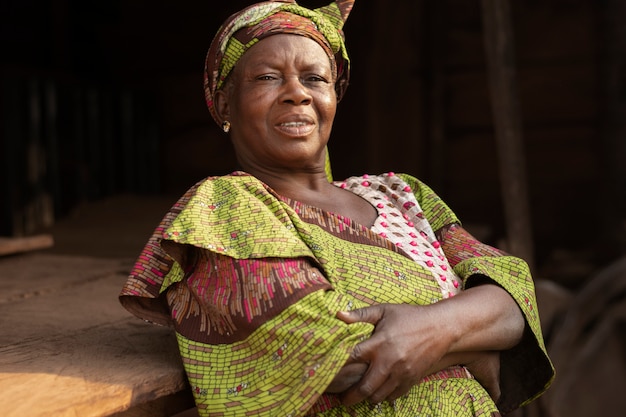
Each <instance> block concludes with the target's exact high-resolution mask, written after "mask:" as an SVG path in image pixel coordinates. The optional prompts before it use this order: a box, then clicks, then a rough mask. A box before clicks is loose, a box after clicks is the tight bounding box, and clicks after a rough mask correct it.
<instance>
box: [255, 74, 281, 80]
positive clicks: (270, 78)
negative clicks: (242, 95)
mask: <svg viewBox="0 0 626 417" xmlns="http://www.w3.org/2000/svg"><path fill="white" fill-rule="evenodd" d="M275 79H276V77H274V76H273V75H269V74H265V75H260V76H258V77H257V80H260V81H270V80H275Z"/></svg>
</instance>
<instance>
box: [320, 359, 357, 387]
mask: <svg viewBox="0 0 626 417" xmlns="http://www.w3.org/2000/svg"><path fill="white" fill-rule="evenodd" d="M366 371H367V364H366V363H350V361H348V363H346V364H345V365H344V366H343V367H342V368H341V369H340V370H339V372H338V373H337V375H335V378H334V379H333V381H332V382H331V383H330V385H329V386H328V387H327V388H326V392H329V393H331V394H339V393H342V392H344V391H346V390H347V389H348V388H350V387H351V386H353V385H354V384H356V383H357V382H359V381H360V380H361V378H363V375H364V374H365V372H366Z"/></svg>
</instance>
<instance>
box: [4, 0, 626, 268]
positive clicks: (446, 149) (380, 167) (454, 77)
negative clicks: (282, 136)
mask: <svg viewBox="0 0 626 417" xmlns="http://www.w3.org/2000/svg"><path fill="white" fill-rule="evenodd" d="M30 3H37V2H35V1H34V0H30V1H25V2H22V3H19V4H18V3H17V2H14V4H12V5H6V6H3V7H4V8H5V9H4V10H3V13H0V16H1V17H0V21H2V23H3V31H4V33H3V35H7V34H10V33H17V34H18V35H19V36H18V39H17V40H15V43H14V44H13V45H12V46H11V47H10V48H9V52H10V54H9V58H10V59H9V61H8V63H7V64H3V66H2V68H3V69H6V68H11V70H12V73H15V72H16V71H17V73H20V74H24V73H31V72H32V73H34V74H36V75H35V78H41V76H42V75H41V74H45V75H44V78H50V77H51V78H55V77H59V76H62V77H63V78H64V79H65V80H74V81H75V82H76V83H87V84H89V85H95V86H97V88H99V89H104V90H107V89H110V88H113V87H115V88H122V87H123V88H125V89H127V90H128V91H133V92H137V93H138V94H141V97H150V106H151V109H152V110H151V111H152V112H153V114H154V120H155V122H156V126H157V128H158V138H159V143H158V149H159V150H160V151H159V154H158V156H155V157H154V158H153V159H155V158H156V159H158V161H157V163H156V165H157V166H158V167H159V168H158V184H159V187H160V188H159V190H160V192H162V193H168V194H179V193H181V192H183V191H184V190H185V189H186V188H187V187H188V186H190V185H191V184H192V183H193V182H195V181H197V180H199V179H201V178H203V177H204V176H206V175H212V174H222V173H225V172H228V171H230V170H232V169H234V168H235V161H234V157H233V155H232V150H231V147H230V144H229V143H228V140H227V139H226V138H225V137H224V135H223V134H222V133H221V132H220V131H219V129H218V128H217V127H216V126H215V125H214V123H213V121H212V119H211V118H210V115H209V113H208V111H207V110H206V108H205V104H204V98H203V93H202V67H203V64H204V55H205V53H206V49H207V48H208V45H209V42H210V39H211V37H212V35H213V34H214V32H215V30H216V29H217V25H218V23H219V22H220V21H221V20H222V19H223V18H225V17H226V16H227V15H228V14H230V12H232V11H234V10H237V9H238V8H240V7H241V6H243V5H246V4H249V3H250V2H249V1H241V0H238V1H231V2H224V5H222V6H221V5H216V4H215V3H214V2H207V1H202V2H200V1H190V2H171V1H166V0H156V1H150V2H148V1H146V0H134V1H131V2H129V1H113V2H107V3H101V4H100V3H99V4H96V3H93V4H91V3H85V2H77V1H72V0H64V1H55V2H52V1H48V2H40V3H45V4H46V6H45V7H41V5H40V7H39V8H33V7H29V6H33V5H32V4H30ZM301 3H302V4H304V5H307V6H311V7H313V6H319V5H322V4H325V1H313V0H310V1H305V0H302V1H301ZM512 3H513V15H512V16H513V27H514V36H515V52H516V55H515V61H516V62H515V63H516V68H517V81H518V82H517V85H518V92H519V98H520V103H521V118H522V121H523V138H524V152H525V155H524V156H525V158H526V162H527V174H528V178H527V181H528V188H529V193H530V196H529V197H530V207H531V219H532V224H533V236H534V243H535V250H536V258H537V261H538V264H539V266H542V265H546V264H549V263H550V262H551V261H552V260H554V259H555V257H556V258H558V257H559V256H562V255H561V254H562V253H564V252H567V253H573V254H575V256H574V257H575V258H577V259H584V260H585V261H586V262H587V261H588V262H587V263H588V264H593V263H602V262H606V261H607V260H608V259H612V258H614V257H616V256H617V255H618V254H620V253H624V252H625V249H624V248H623V247H619V246H616V245H615V243H616V242H617V243H619V239H620V237H619V236H622V235H625V234H626V230H625V228H626V226H625V225H624V210H622V209H623V202H622V203H620V202H619V201H623V198H622V199H617V198H613V197H614V196H615V195H616V193H617V194H619V193H620V184H624V183H623V182H620V181H623V175H624V174H623V170H622V171H620V170H619V169H616V168H614V167H616V166H618V165H620V163H621V164H622V165H623V164H624V159H626V155H623V154H620V152H621V151H622V150H623V147H622V148H619V144H620V143H622V142H623V141H620V140H617V139H615V136H614V135H612V134H611V133H610V130H607V129H606V126H607V121H606V119H605V118H604V117H603V116H604V115H606V114H613V115H614V116H613V119H612V120H619V116H620V115H622V116H623V113H624V109H623V107H619V106H620V105H621V104H620V103H622V102H621V101H620V98H619V97H617V98H615V95H614V96H613V98H614V100H613V101H612V102H610V100H608V98H607V90H609V91H611V89H610V88H608V87H607V83H606V82H605V79H606V78H605V77H603V74H606V73H607V71H608V69H607V68H609V69H610V68H615V66H616V65H620V61H619V60H618V61H617V63H616V61H615V60H613V61H611V60H609V59H607V54H609V55H610V56H613V57H614V56H619V51H620V46H619V44H618V45H614V44H612V45H613V46H614V49H613V50H612V51H607V48H606V47H605V46H606V36H607V30H608V29H607V28H611V27H619V26H620V25H624V20H619V13H616V14H615V13H614V14H613V15H611V17H613V20H614V22H613V23H611V24H609V23H610V22H609V23H607V20H606V17H607V13H608V11H607V10H608V9H607V7H609V6H607V5H608V4H613V7H614V8H615V10H617V11H619V10H620V9H619V5H617V6H616V4H617V3H616V2H615V1H614V0H607V1H604V2H596V1H594V0H568V1H565V0H543V1H540V0H516V1H513V2H512ZM96 6H97V7H96ZM622 9H623V7H622ZM33 10H40V12H33ZM33 13H34V15H33ZM37 13H42V15H41V16H39V15H38V14H37ZM622 17H623V18H624V19H626V16H625V15H624V13H623V11H622ZM29 22H30V23H29ZM615 22H617V23H615ZM611 25H612V26H611ZM482 28H483V26H482V18H481V8H480V1H479V0H476V1H467V0H439V1H427V0H419V1H416V0H404V1H395V2H388V1H386V0H359V1H357V2H356V5H355V8H354V11H353V13H352V15H351V17H350V20H349V21H348V23H347V25H346V28H345V29H346V35H347V41H348V47H349V50H350V52H351V56H352V67H353V73H352V74H353V75H352V80H351V86H350V88H349V89H348V92H347V95H346V97H345V99H344V101H343V102H342V103H340V105H339V106H340V107H339V111H338V116H337V119H336V124H335V129H334V132H333V137H332V139H331V144H330V149H331V153H332V157H333V161H334V164H333V165H334V172H335V176H336V177H343V176H347V175H353V174H361V173H365V172H369V173H376V172H382V171H388V170H394V171H397V172H408V173H411V174H414V175H416V176H418V177H420V178H421V179H423V180H424V181H425V182H427V183H428V184H430V185H432V186H433V187H434V188H435V189H436V190H437V191H438V192H439V193H440V194H441V195H442V197H444V198H445V199H446V201H448V203H449V204H450V205H451V206H452V207H453V208H454V209H455V211H456V212H457V213H458V215H459V216H460V217H461V218H462V220H464V221H465V222H466V223H468V224H469V225H472V226H473V227H474V228H475V230H477V231H478V232H480V234H481V235H482V236H485V237H486V238H487V239H488V241H489V242H491V243H497V242H499V241H501V240H502V239H503V238H504V237H505V236H506V229H505V223H504V217H503V206H502V197H501V189H500V179H499V173H498V158H497V156H496V142H495V139H494V127H493V120H492V114H493V113H492V109H491V101H490V95H489V86H488V78H487V71H486V65H485V53H484V48H483V42H484V39H483V29H482ZM29 30H30V32H29ZM31 32H32V33H31ZM622 47H623V43H622ZM27 51H30V52H31V53H30V54H28V53H27ZM616 51H617V52H616ZM623 53H626V51H624V50H622V55H623ZM607 62H608V64H607ZM611 63H612V64H611ZM607 65H613V67H607ZM5 72H6V71H5ZM70 82H71V81H70ZM620 82H621V83H622V84H620ZM616 83H617V84H616ZM613 85H618V86H619V85H622V86H623V85H624V84H623V81H620V80H619V78H618V80H617V81H614V83H613ZM609 103H613V105H612V107H611V106H610V105H609ZM611 109H617V110H616V111H613V113H611V112H610V111H609V110H611ZM620 112H621V113H620ZM5 118H6V117H5ZM624 119H626V117H624ZM1 120H2V119H1V117H0V121H1ZM2 140H3V141H4V142H5V143H8V142H10V141H15V140H19V139H16V138H12V137H7V136H6V135H4V136H3V138H2ZM620 166H621V165H620ZM620 172H621V173H620ZM607 173H608V178H611V179H610V180H607ZM620 176H621V177H620ZM608 183H610V184H612V185H611V187H608V186H605V184H608ZM622 192H623V190H622ZM620 204H621V206H620Z"/></svg>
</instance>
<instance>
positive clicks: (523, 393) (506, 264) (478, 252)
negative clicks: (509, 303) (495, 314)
mask: <svg viewBox="0 0 626 417" xmlns="http://www.w3.org/2000/svg"><path fill="white" fill-rule="evenodd" d="M403 178H404V179H405V181H407V183H409V184H410V185H411V188H413V190H414V192H415V196H416V198H417V201H418V202H419V204H420V205H421V207H422V209H423V210H424V215H425V216H426V217H427V218H428V219H429V221H430V223H431V225H432V227H433V230H435V231H436V232H438V233H437V235H438V238H439V239H440V240H441V244H442V248H443V250H444V253H445V254H446V257H447V258H448V261H449V262H450V265H451V266H452V267H453V268H454V271H455V272H456V274H457V275H458V276H459V277H460V278H461V279H462V280H463V283H464V287H465V288H467V287H470V286H472V285H473V284H474V283H476V282H479V280H482V279H484V277H487V278H489V279H490V280H492V281H493V282H495V283H496V284H498V285H499V286H501V287H502V288H504V289H505V290H506V291H507V292H508V293H509V294H510V295H511V296H512V297H513V299H514V300H515V302H516V303H517V305H518V306H519V308H520V310H521V311H522V313H523V314H524V318H525V320H526V323H527V326H526V331H525V333H524V336H523V339H522V341H521V342H520V343H519V344H518V345H517V346H515V347H514V348H512V349H510V350H507V351H505V352H502V356H501V357H502V364H501V389H502V397H501V399H500V403H499V408H500V409H501V410H502V411H503V412H505V413H506V412H509V411H511V410H514V409H515V408H518V407H519V406H521V405H524V404H527V403H529V402H530V401H532V400H533V399H535V398H536V397H538V396H539V395H541V394H542V393H543V392H544V391H545V390H546V389H547V387H548V386H549V385H550V384H551V382H552V380H553V379H554V368H553V366H552V363H551V362H550V359H549V357H548V355H547V351H546V348H545V344H544V340H543V335H542V332H541V326H540V322H539V315H538V311H537V303H536V297H535V287H534V282H533V279H532V277H531V275H530V270H529V268H528V265H527V264H526V262H525V261H524V260H522V259H520V258H517V257H514V256H510V255H508V254H506V253H505V252H503V251H501V250H499V249H496V248H493V247H491V246H489V245H486V244H483V243H481V242H479V241H478V240H477V239H475V238H474V237H473V236H472V235H470V234H469V233H468V232H467V231H466V230H465V229H463V228H462V227H461V226H460V222H459V220H458V218H457V217H456V215H455V214H454V213H453V212H452V210H451V209H450V208H449V207H448V206H447V205H446V204H445V203H444V202H443V200H441V198H439V197H438V196H437V194H436V193H435V192H434V191H433V190H432V189H430V188H429V187H428V186H426V185H425V184H423V183H422V182H420V181H419V180H417V179H415V178H413V177H410V176H404V177H403Z"/></svg>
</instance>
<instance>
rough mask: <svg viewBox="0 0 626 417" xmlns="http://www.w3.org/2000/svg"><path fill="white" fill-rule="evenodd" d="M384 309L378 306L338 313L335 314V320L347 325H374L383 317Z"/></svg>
mask: <svg viewBox="0 0 626 417" xmlns="http://www.w3.org/2000/svg"><path fill="white" fill-rule="evenodd" d="M383 313H384V309H383V307H381V306H380V305H375V306H372V307H364V308H359V309H356V310H351V311H340V312H338V313H337V318H338V319H340V320H342V321H344V322H345V323H347V324H352V323H357V322H365V323H371V324H376V323H378V322H379V321H380V319H381V318H382V317H383Z"/></svg>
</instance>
